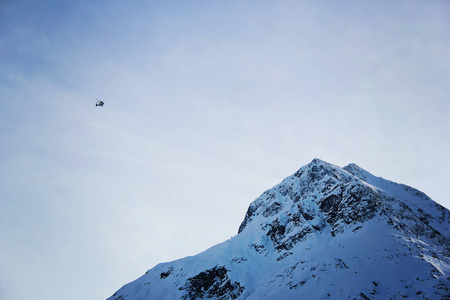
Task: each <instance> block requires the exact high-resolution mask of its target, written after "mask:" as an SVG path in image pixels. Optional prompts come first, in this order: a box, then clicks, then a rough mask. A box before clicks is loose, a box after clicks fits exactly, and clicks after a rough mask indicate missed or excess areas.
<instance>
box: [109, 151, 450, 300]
mask: <svg viewBox="0 0 450 300" xmlns="http://www.w3.org/2000/svg"><path fill="white" fill-rule="evenodd" d="M403 298H414V299H450V217H449V210H448V209H446V208H444V207H443V206H441V205H439V204H437V203H436V202H434V201H433V200H431V199H430V198H429V197H428V196H426V195H425V194H424V193H422V192H420V191H418V190H416V189H414V188H411V187H408V186H406V185H402V184H397V183H394V182H391V181H388V180H385V179H383V178H380V177H376V176H374V175H372V174H370V173H369V172H367V171H365V170H364V169H362V168H360V167H358V166H357V165H355V164H349V165H348V166H346V167H343V168H340V167H337V166H335V165H332V164H329V163H327V162H324V161H322V160H320V159H314V160H313V161H312V162H311V163H309V164H308V165H306V166H304V167H302V168H301V169H300V170H298V171H297V172H296V173H295V174H293V175H292V176H290V177H287V178H285V179H284V180H283V181H282V182H281V183H280V184H278V185H276V186H275V187H273V188H271V189H269V190H267V191H265V192H264V193H263V194H262V195H261V196H260V197H259V198H257V199H256V200H254V201H253V202H252V203H251V204H250V206H249V208H248V210H247V213H246V214H245V218H244V220H243V222H242V224H241V225H240V227H239V230H238V234H237V235H236V236H234V237H233V238H231V239H229V240H227V241H225V242H223V243H221V244H218V245H216V246H214V247H212V248H210V249H208V250H206V251H204V252H202V253H200V254H198V255H196V256H192V257H186V258H183V259H180V260H177V261H173V262H169V263H162V264H159V265H157V266H155V267H154V268H152V269H151V270H149V271H148V272H147V273H146V274H145V275H143V276H142V277H140V278H138V279H137V280H135V281H133V282H131V283H129V284H127V285H125V286H123V287H122V288H121V289H119V290H118V291H117V292H116V293H115V294H114V295H113V296H111V297H110V298H108V300H144V299H146V300H148V299H183V300H194V299H220V300H225V299H273V300H275V299H277V300H278V299H284V300H286V299H403Z"/></svg>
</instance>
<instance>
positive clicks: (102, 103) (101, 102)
mask: <svg viewBox="0 0 450 300" xmlns="http://www.w3.org/2000/svg"><path fill="white" fill-rule="evenodd" d="M95 100H97V102H96V103H95V106H96V107H97V106H100V107H102V106H103V105H104V104H105V102H103V101H102V100H99V99H95ZM105 101H106V100H105Z"/></svg>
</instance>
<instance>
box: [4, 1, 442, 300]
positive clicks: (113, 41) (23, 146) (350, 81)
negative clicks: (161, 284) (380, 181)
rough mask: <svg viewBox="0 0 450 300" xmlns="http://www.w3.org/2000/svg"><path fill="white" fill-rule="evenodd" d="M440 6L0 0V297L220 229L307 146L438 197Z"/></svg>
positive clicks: (93, 281) (95, 281)
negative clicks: (101, 104)
mask: <svg viewBox="0 0 450 300" xmlns="http://www.w3.org/2000/svg"><path fill="white" fill-rule="evenodd" d="M449 16H450V3H449V2H448V1H415V0H412V1H409V0H408V1H345V2H341V1H288V0H280V1H264V0H258V1H256V0H255V1H253V0H247V1H237V0H230V1H206V0H193V1H174V0H168V1H124V0H115V1H112V0H99V1H84V0H77V1H74V0H72V1H56V0H47V1H32V0H15V1H11V0H10V1H8V0H6V1H1V2H0V205H1V210H0V299H15V300H28V299H36V300H40V299H46V300H56V299H58V300H59V299H67V300H72V299H105V298H107V297H109V296H110V295H112V294H113V293H114V292H115V291H116V290H117V289H119V288H120V287H121V286H122V285H124V284H126V283H128V282H130V281H132V280H134V279H137V278H138V277H140V276H141V275H143V274H144V273H145V272H146V271H147V270H148V269H150V268H152V267H153V266H155V265H156V264H158V263H160V262H167V261H172V260H175V259H179V258H183V257H186V256H190V255H195V254H197V253H199V252H201V251H204V250H206V249H207V248H209V247H211V246H213V245H215V244H217V243H220V242H223V241H225V240H227V239H229V238H230V237H232V236H234V235H236V234H237V230H238V228H239V225H240V223H241V222H242V220H243V219H244V216H245V212H246V210H247V208H248V205H249V204H250V203H251V202H252V201H253V200H254V199H255V198H257V197H258V196H259V195H261V194H262V193H263V192H264V191H265V190H267V189H269V188H271V187H273V186H274V185H276V184H278V183H279V182H281V181H282V179H284V178H285V177H287V176H290V175H291V174H293V173H294V172H295V171H297V170H298V169H299V168H300V167H302V166H303V165H306V164H308V163H309V162H310V161H311V160H312V159H314V158H316V157H317V158H320V159H322V160H325V161H327V162H329V163H332V164H335V165H338V166H341V167H342V166H345V165H347V164H349V163H356V164H357V165H359V166H360V167H362V168H364V169H366V170H367V171H369V172H371V173H372V174H374V175H376V176H381V177H383V178H386V179H389V180H392V181H395V182H399V183H404V184H407V185H409V186H413V187H415V188H417V189H419V190H421V191H422V192H424V193H426V194H427V195H428V196H430V197H431V198H432V199H433V200H435V201H436V202H438V203H440V204H441V205H444V206H445V207H447V208H450V198H449V197H448V195H449V194H450V185H449V176H448V174H449V173H448V170H449V169H450V159H449V156H448V151H449V149H450V118H449V117H450V101H449V98H448V97H449V95H450V84H449V82H450V18H449ZM97 98H98V99H103V100H106V101H105V105H104V107H102V108H99V107H95V102H96V99H97Z"/></svg>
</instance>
